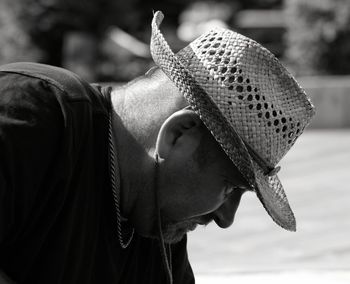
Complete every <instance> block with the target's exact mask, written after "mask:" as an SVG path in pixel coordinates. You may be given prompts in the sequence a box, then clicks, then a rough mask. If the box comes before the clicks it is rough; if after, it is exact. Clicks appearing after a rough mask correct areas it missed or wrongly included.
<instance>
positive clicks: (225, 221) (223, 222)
mask: <svg viewBox="0 0 350 284" xmlns="http://www.w3.org/2000/svg"><path fill="white" fill-rule="evenodd" d="M214 221H215V223H216V225H218V226H219V227H220V228H222V229H226V228H228V227H230V226H231V225H232V223H233V221H234V216H233V218H224V217H223V216H220V215H215V217H214Z"/></svg>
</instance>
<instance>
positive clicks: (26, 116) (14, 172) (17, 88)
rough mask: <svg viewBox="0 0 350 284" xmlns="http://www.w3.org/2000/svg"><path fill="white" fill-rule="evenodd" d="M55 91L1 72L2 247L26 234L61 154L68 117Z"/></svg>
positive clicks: (0, 227) (0, 232)
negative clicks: (60, 148)
mask: <svg viewBox="0 0 350 284" xmlns="http://www.w3.org/2000/svg"><path fill="white" fill-rule="evenodd" d="M50 88H51V87H50V86H48V84H47V83H46V82H44V81H42V80H40V79H36V78H31V77H28V76H24V75H19V74H14V73H2V72H0V248H1V246H2V245H6V242H8V241H11V240H13V239H14V237H15V236H18V235H20V234H21V232H23V231H25V228H26V225H27V224H29V223H30V222H29V220H30V218H31V214H32V212H33V210H34V208H39V207H40V204H39V202H38V201H40V200H41V198H40V192H39V189H40V188H43V185H44V184H45V183H47V182H48V180H49V179H50V174H49V173H50V169H52V167H53V160H54V159H53V158H54V156H55V155H57V154H58V148H59V146H58V145H59V143H60V136H61V134H60V133H61V132H62V128H63V118H62V115H61V113H60V105H59V103H58V101H57V99H56V97H55V94H54V93H53V92H52V91H50ZM41 202H42V200H41Z"/></svg>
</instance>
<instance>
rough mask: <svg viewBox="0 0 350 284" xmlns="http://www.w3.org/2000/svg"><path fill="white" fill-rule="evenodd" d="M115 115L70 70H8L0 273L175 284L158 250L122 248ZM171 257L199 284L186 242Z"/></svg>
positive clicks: (22, 279)
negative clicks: (112, 157)
mask: <svg viewBox="0 0 350 284" xmlns="http://www.w3.org/2000/svg"><path fill="white" fill-rule="evenodd" d="M109 107H110V102H109V100H108V99H106V97H105V96H104V95H103V92H100V89H99V88H95V87H93V86H91V85H89V84H88V83H86V82H84V81H83V80H81V79H80V78H79V77H78V76H77V75H75V74H73V73H71V72H69V71H67V70H64V69H60V68H57V67H50V66H46V65H41V64H34V63H18V64H11V65H7V66H3V67H1V68H0V270H2V271H3V273H5V274H6V275H8V277H10V278H11V279H13V280H14V281H15V282H16V283H37V284H40V283H50V284H53V283H64V284H69V283H84V284H88V283H106V284H108V283H113V284H116V283H152V284H155V283H166V271H165V269H164V267H163V264H162V259H161V254H160V248H159V243H158V241H156V240H152V239H147V238H142V237H141V236H139V235H137V234H135V236H134V239H133V241H132V243H131V245H130V246H129V247H128V248H127V249H122V248H121V247H120V245H119V242H118V238H117V234H116V214H115V209H114V203H113V198H112V191H111V185H110V175H109V169H108V162H109V156H108V138H107V137H108V111H109ZM171 250H172V254H171V255H172V267H173V278H174V283H194V277H193V273H192V270H191V267H190V264H189V261H188V258H187V251H186V237H185V238H184V239H183V240H182V241H181V242H179V243H177V244H174V245H172V247H171Z"/></svg>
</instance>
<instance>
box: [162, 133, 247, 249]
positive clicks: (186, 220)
mask: <svg viewBox="0 0 350 284" xmlns="http://www.w3.org/2000/svg"><path fill="white" fill-rule="evenodd" d="M204 131H206V133H205V135H204V137H203V139H202V140H201V143H200V145H199V146H198V147H197V149H196V150H195V151H194V152H193V153H190V154H189V153H186V154H184V153H181V152H179V153H178V155H176V154H174V155H173V156H172V158H171V159H168V160H167V161H166V162H165V163H164V166H163V169H162V172H161V173H160V177H159V180H160V183H159V187H160V190H161V191H160V204H161V205H160V207H161V208H160V209H161V216H162V229H163V236H164V240H165V242H168V243H173V242H177V241H180V240H181V239H182V237H183V236H184V234H186V233H187V232H188V231H192V230H194V229H195V228H196V226H197V225H198V224H199V225H206V224H208V223H210V222H211V221H213V220H214V221H215V222H216V223H217V225H218V226H220V227H222V228H227V227H229V226H230V225H231V224H232V222H233V219H234V216H235V213H236V210H237V208H238V205H239V202H240V199H241V196H242V194H243V193H244V192H245V191H246V190H249V186H248V183H247V182H246V180H245V179H244V178H243V176H242V174H241V173H240V172H239V171H238V169H237V168H236V167H235V166H234V164H233V163H232V162H231V160H230V159H229V158H228V157H227V155H226V154H225V153H224V151H223V150H222V149H221V147H220V146H219V144H218V143H217V142H216V141H215V140H214V138H213V137H212V135H211V134H210V133H209V132H208V131H207V130H206V129H205V130H204Z"/></svg>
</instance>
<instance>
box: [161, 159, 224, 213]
mask: <svg viewBox="0 0 350 284" xmlns="http://www.w3.org/2000/svg"><path fill="white" fill-rule="evenodd" d="M160 190H161V195H160V196H161V208H162V213H163V214H164V215H165V217H167V218H168V219H169V220H184V219H188V218H191V217H196V216H200V215H205V214H208V213H210V212H212V211H214V210H216V209H217V208H219V207H220V206H221V205H222V203H223V202H224V201H225V196H224V187H223V184H221V183H219V182H218V180H217V179H215V178H214V177H213V176H212V173H211V171H207V170H204V171H203V169H199V168H198V167H197V166H196V164H194V163H193V162H191V161H187V162H186V163H184V164H183V165H182V167H176V168H175V167H169V168H166V170H165V169H164V174H163V176H162V183H161V188H160Z"/></svg>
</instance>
